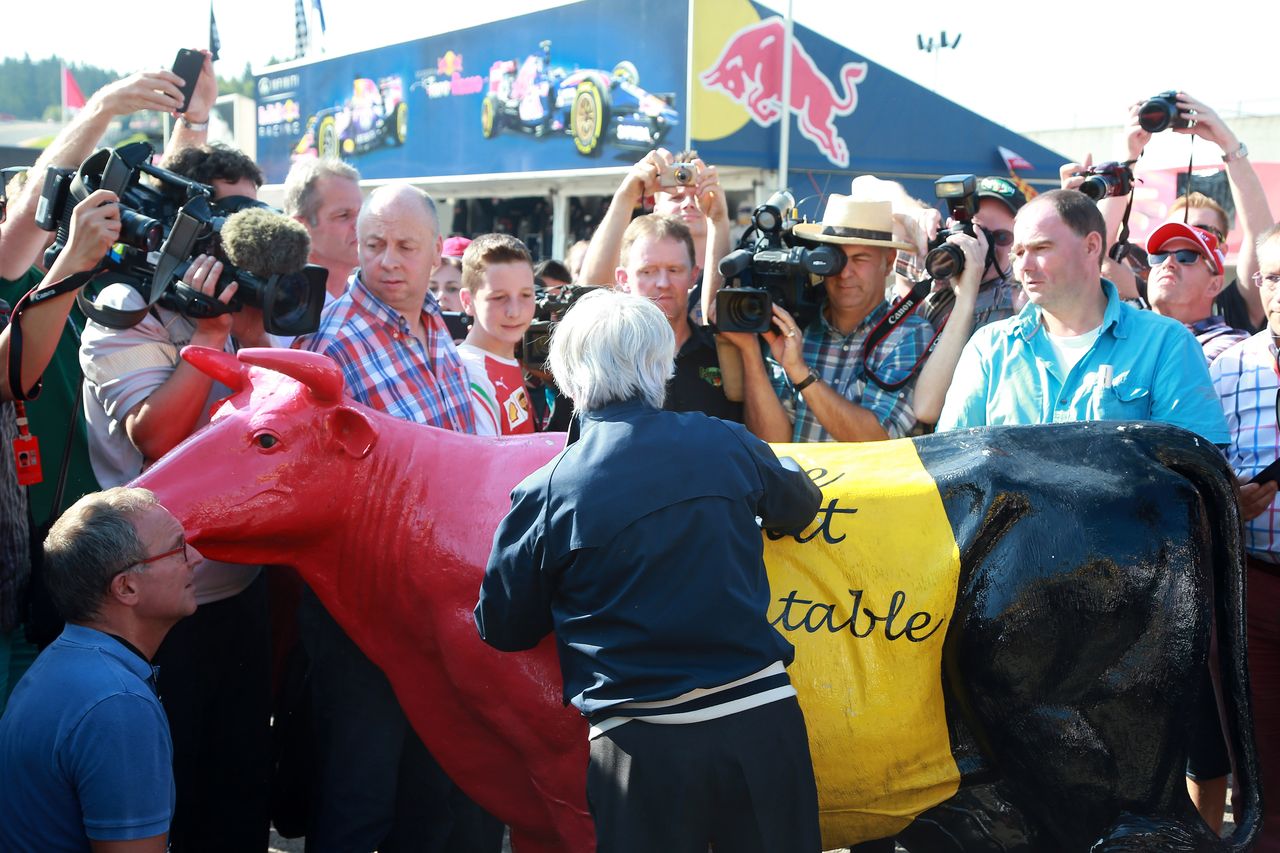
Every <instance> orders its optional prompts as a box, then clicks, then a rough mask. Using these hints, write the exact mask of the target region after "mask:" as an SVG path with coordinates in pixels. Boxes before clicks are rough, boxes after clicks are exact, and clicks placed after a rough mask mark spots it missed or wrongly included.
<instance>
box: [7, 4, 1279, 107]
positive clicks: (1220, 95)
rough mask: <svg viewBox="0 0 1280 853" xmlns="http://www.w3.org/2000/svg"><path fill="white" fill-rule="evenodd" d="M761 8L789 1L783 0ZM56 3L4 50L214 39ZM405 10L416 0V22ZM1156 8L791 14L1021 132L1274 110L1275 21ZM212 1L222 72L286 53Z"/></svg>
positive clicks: (115, 52) (365, 22) (160, 51)
mask: <svg viewBox="0 0 1280 853" xmlns="http://www.w3.org/2000/svg"><path fill="white" fill-rule="evenodd" d="M658 1H659V0H648V2H658ZM308 2H309V0H308ZM556 5H564V3H563V2H554V0H481V2H478V3H469V4H468V3H453V2H445V0H427V2H424V3H419V4H406V3H404V2H403V0H324V7H325V8H324V12H325V18H326V24H327V33H326V35H325V36H324V39H323V44H324V48H325V50H326V52H328V53H330V54H336V53H349V52H352V51H356V50H365V49H369V48H372V47H377V46H379V45H382V44H389V43H392V42H400V41H407V40H410V39H413V38H419V37H422V36H427V35H431V34H434V33H440V32H449V31H451V30H455V29H461V28H464V27H468V26H474V25H476V24H479V23H483V22H485V21H487V20H493V19H495V18H500V17H509V16H512V15H517V14H522V13H524V12H527V11H531V10H534V9H540V8H546V7H549V6H556ZM765 5H766V6H771V7H773V8H776V9H778V10H779V11H782V12H785V10H786V2H785V0H767V1H766V2H765ZM48 8H53V7H48ZM56 8H57V10H58V15H59V17H60V18H61V19H62V20H64V21H68V22H71V21H94V22H95V25H94V26H93V27H88V26H65V27H56V26H51V25H47V24H46V25H40V26H33V27H26V28H24V29H23V33H22V38H20V39H19V38H14V39H5V40H4V42H3V47H0V56H21V55H22V53H24V52H25V53H27V54H29V55H31V56H32V57H33V58H42V57H47V56H52V55H54V54H57V55H59V56H61V57H63V58H65V59H69V60H70V61H71V62H73V63H74V62H83V63H88V64H94V65H98V66H101V67H105V68H111V69H115V70H117V71H120V72H124V73H127V72H132V71H136V70H141V69H144V68H155V67H160V66H164V67H168V66H170V65H172V63H173V56H174V54H175V53H176V52H177V49H178V47H187V46H192V47H204V46H206V45H207V41H208V15H209V11H208V9H209V7H208V4H207V2H205V0H170V2H169V3H166V4H163V12H162V13H160V14H146V15H123V14H112V15H103V14H102V13H101V9H102V4H101V2H100V0H59V2H58V3H57V4H56ZM156 8H157V9H159V8H160V7H156ZM407 8H411V9H419V10H422V11H421V12H419V13H418V17H420V20H414V17H415V16H414V15H413V14H406V13H405V9H407ZM1151 8H1152V5H1151V4H1149V3H1139V2H1137V0H1110V2H1103V1H1102V0H1076V2H1073V3H1069V4H1049V3H1032V2H1023V3H1017V4H1013V3H1009V2H997V3H985V4H983V3H959V2H940V0H910V2H909V3H902V2H897V3H895V2H882V0H878V2H874V3H872V2H867V0H843V2H836V0H794V14H795V18H796V21H797V22H798V23H800V24H802V25H804V26H807V27H810V28H812V29H815V30H817V31H819V32H821V33H822V34H823V35H825V36H827V37H829V38H833V39H835V40H836V41H839V42H842V43H844V44H846V45H848V46H849V47H850V48H852V49H853V50H855V51H857V52H858V53H860V54H862V55H863V56H865V57H866V58H868V59H870V60H872V61H874V62H877V63H879V64H881V65H884V66H886V67H888V68H889V69H890V70H892V71H895V72H897V73H898V74H901V75H903V76H904V77H907V78H909V79H911V80H914V81H915V82H917V83H919V84H921V85H924V86H926V87H928V88H931V89H934V90H935V91H937V92H938V93H939V94H941V95H943V96H944V97H947V98H950V99H951V100H953V101H955V102H957V103H959V104H961V105H963V106H965V107H967V108H969V109H971V110H973V111H975V112H978V113H980V114H982V115H984V116H986V117H988V118H990V119H992V120H993V121H997V122H999V123H1001V124H1003V125H1005V126H1007V127H1009V128H1011V129H1013V130H1016V131H1026V130H1047V129H1060V128H1070V127H1094V126H1100V125H1114V124H1119V123H1121V122H1122V120H1123V119H1124V117H1125V113H1126V110H1127V106H1128V105H1129V104H1130V103H1133V102H1135V101H1139V100H1143V99H1145V98H1147V97H1149V96H1151V95H1154V94H1156V93H1157V92H1160V91H1163V90H1166V89H1182V90H1185V91H1187V92H1189V93H1190V94H1192V95H1194V96H1195V97H1197V98H1199V99H1200V100H1201V101H1203V102H1205V103H1206V104H1208V105H1209V106H1211V107H1213V108H1215V109H1216V110H1217V111H1218V112H1219V113H1220V114H1221V115H1222V116H1223V117H1224V118H1226V119H1228V121H1229V120H1230V118H1231V117H1233V116H1236V115H1240V114H1249V115H1267V114H1280V91H1277V90H1276V88H1275V86H1274V83H1273V82H1272V79H1273V75H1274V70H1273V68H1272V67H1270V66H1269V65H1268V64H1266V63H1265V61H1264V57H1266V56H1269V55H1270V54H1271V52H1272V50H1273V47H1272V45H1273V43H1274V40H1275V32H1274V27H1271V26H1259V25H1256V24H1260V23H1262V22H1260V21H1256V20H1254V21H1251V19H1250V16H1249V15H1248V14H1247V13H1244V12H1242V11H1241V9H1240V8H1236V9H1234V10H1229V9H1228V7H1225V6H1224V7H1220V8H1221V9H1222V10H1223V14H1219V15H1212V14H1207V13H1206V11H1205V10H1206V8H1207V7H1206V6H1205V5H1204V4H1203V3H1199V4H1194V5H1193V4H1192V3H1190V2H1185V0H1167V1H1166V2H1165V3H1163V4H1162V5H1161V6H1160V13H1159V14H1160V20H1158V21H1150V20H1144V17H1145V16H1147V15H1149V14H1150V12H1149V10H1150V9H1151ZM1241 8H1242V7H1241ZM904 9H909V12H907V13H904V11H903V10H904ZM214 10H215V13H216V15H217V19H218V30H219V34H220V36H221V40H222V53H221V61H220V62H219V66H218V67H219V72H220V73H221V74H222V75H223V76H239V74H240V72H241V71H242V70H243V69H244V66H245V63H246V62H248V63H251V64H252V65H254V66H255V67H259V66H262V65H264V64H265V63H266V62H267V60H268V59H269V58H270V57H272V56H275V57H280V58H286V57H291V56H292V55H293V52H294V44H293V39H294V33H293V28H294V4H293V0H214ZM1251 23H1253V24H1255V25H1254V26H1250V24H1251ZM113 30H114V31H113ZM943 31H945V32H946V33H947V36H948V42H949V43H951V42H953V41H954V40H955V35H956V33H959V34H960V36H961V38H960V41H959V44H958V46H957V47H955V48H954V49H947V50H940V51H939V50H935V51H934V52H932V53H926V52H924V51H921V50H920V49H919V48H918V46H917V36H923V37H924V38H925V39H926V41H927V40H928V38H929V37H933V39H934V41H935V42H937V41H938V40H939V36H940V34H941V33H942V32H943ZM1232 57H1234V61H1233V60H1232V59H1231V58H1232ZM86 94H88V93H86Z"/></svg>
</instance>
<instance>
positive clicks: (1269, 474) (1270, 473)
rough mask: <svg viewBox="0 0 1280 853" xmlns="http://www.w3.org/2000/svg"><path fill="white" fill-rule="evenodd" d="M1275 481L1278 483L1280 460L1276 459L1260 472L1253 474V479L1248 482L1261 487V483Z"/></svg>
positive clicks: (1279, 478) (1279, 479)
mask: <svg viewBox="0 0 1280 853" xmlns="http://www.w3.org/2000/svg"><path fill="white" fill-rule="evenodd" d="M1277 481H1280V459H1277V460H1276V461H1275V462H1272V463H1271V464H1270V465H1268V466H1267V467H1266V468H1263V469H1262V470H1261V471H1259V472H1258V473H1257V474H1255V475H1254V476H1253V479H1252V480H1250V481H1249V482H1250V483H1257V484H1258V485H1259V486H1261V485H1262V484H1263V483H1272V482H1277Z"/></svg>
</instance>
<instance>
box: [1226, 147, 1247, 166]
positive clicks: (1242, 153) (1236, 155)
mask: <svg viewBox="0 0 1280 853" xmlns="http://www.w3.org/2000/svg"><path fill="white" fill-rule="evenodd" d="M1248 156H1249V146H1247V145H1245V144H1244V143H1243V142H1241V143H1240V147H1239V148H1237V149H1236V150H1235V151H1232V152H1231V153H1230V154H1223V155H1222V162H1224V163H1231V162H1234V161H1236V160H1243V159H1244V158H1246V157H1248Z"/></svg>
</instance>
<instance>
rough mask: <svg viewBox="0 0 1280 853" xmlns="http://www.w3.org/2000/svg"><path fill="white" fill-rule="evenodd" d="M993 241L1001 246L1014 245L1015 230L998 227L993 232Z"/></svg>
mask: <svg viewBox="0 0 1280 853" xmlns="http://www.w3.org/2000/svg"><path fill="white" fill-rule="evenodd" d="M991 241H992V242H993V243H995V244H996V245H997V246H1000V247H1001V248H1004V247H1005V246H1012V245H1013V232H1012V231H1010V230H1009V229H1007V228H997V229H996V230H995V231H992V232H991Z"/></svg>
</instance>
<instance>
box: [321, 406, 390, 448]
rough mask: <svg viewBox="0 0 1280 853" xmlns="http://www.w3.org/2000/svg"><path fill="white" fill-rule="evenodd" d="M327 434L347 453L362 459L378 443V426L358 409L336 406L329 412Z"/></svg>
mask: <svg viewBox="0 0 1280 853" xmlns="http://www.w3.org/2000/svg"><path fill="white" fill-rule="evenodd" d="M329 436H330V438H331V440H332V441H334V442H335V443H336V444H337V445H338V446H339V447H341V448H342V449H343V451H345V452H346V453H347V455H349V456H354V457H355V458H357V459H363V458H364V457H366V456H368V455H369V451H370V450H373V446H374V445H375V444H377V443H378V428H377V427H376V426H374V424H373V419H372V418H370V417H369V416H368V415H367V414H365V413H364V412H362V411H360V410H359V409H357V408H354V407H352V406H338V407H337V408H335V409H334V410H333V411H332V412H331V413H330V414H329Z"/></svg>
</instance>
